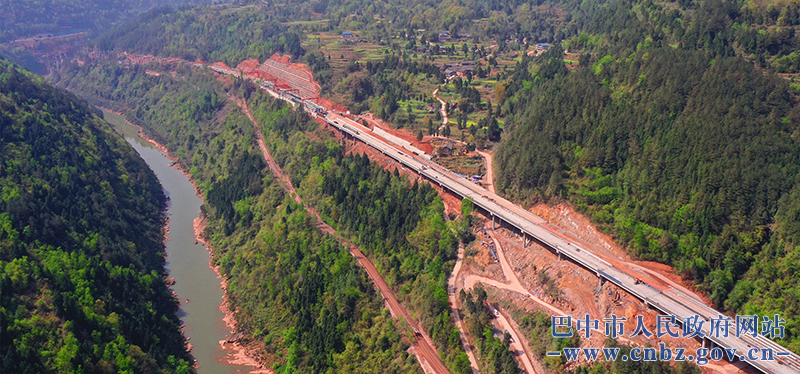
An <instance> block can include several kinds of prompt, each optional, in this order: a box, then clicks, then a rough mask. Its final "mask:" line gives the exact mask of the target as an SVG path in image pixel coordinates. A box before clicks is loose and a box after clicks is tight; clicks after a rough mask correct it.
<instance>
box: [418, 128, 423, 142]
mask: <svg viewBox="0 0 800 374" xmlns="http://www.w3.org/2000/svg"><path fill="white" fill-rule="evenodd" d="M417 140H418V141H422V130H421V129H419V130H417Z"/></svg>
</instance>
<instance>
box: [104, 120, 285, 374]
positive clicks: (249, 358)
mask: <svg viewBox="0 0 800 374" xmlns="http://www.w3.org/2000/svg"><path fill="white" fill-rule="evenodd" d="M103 109H104V110H105V111H107V112H110V113H114V114H116V115H118V116H120V117H122V119H123V120H124V121H125V123H126V124H128V125H130V126H132V127H133V128H135V129H137V135H138V137H139V138H141V139H142V140H143V141H146V142H147V143H149V144H151V145H152V146H153V147H154V148H156V149H158V150H159V151H161V152H162V153H163V154H164V155H166V157H167V159H169V160H170V161H172V162H171V163H170V164H169V166H170V167H172V168H174V169H175V170H178V171H179V172H180V173H181V174H183V175H184V176H186V178H187V180H188V181H189V183H190V184H191V186H192V187H191V188H192V189H194V192H195V195H196V196H197V198H199V199H200V200H201V201H202V203H205V199H204V198H203V195H202V193H201V191H200V189H199V188H198V187H197V183H196V181H195V180H194V179H193V178H192V176H191V175H190V174H189V173H188V172H187V170H186V169H185V168H184V167H183V165H181V164H180V163H179V162H178V159H177V157H175V156H174V155H173V154H171V153H170V152H169V151H168V150H167V148H166V147H165V146H164V145H162V144H159V143H158V142H156V141H155V140H154V139H152V138H150V137H149V136H147V135H146V134H145V133H144V131H143V128H142V126H140V125H137V124H135V123H132V122H131V121H128V120H127V119H125V118H124V115H123V114H122V113H119V112H116V111H112V110H108V109H106V108H103ZM131 133H133V131H129V134H131ZM162 183H163V182H162ZM187 187H188V186H187ZM187 189H188V188H187ZM189 191H191V190H189ZM186 192H188V191H186ZM184 193H185V192H184ZM195 209H197V208H196V207H195V208H194V209H192V212H194V211H195ZM198 213H200V212H199V211H198ZM169 225H170V220H168V221H167V227H166V228H165V234H168V233H169ZM187 228H188V227H187ZM205 228H206V221H205V218H204V217H202V216H200V217H196V218H194V219H193V220H192V233H193V235H194V240H195V244H197V243H202V244H203V245H205V247H206V249H207V250H208V251H209V253H208V254H209V257H208V267H209V268H210V269H211V270H212V271H214V274H215V275H216V278H217V279H218V281H219V288H220V289H221V290H222V300H221V304H220V306H219V310H220V311H221V313H222V315H223V317H222V321H221V322H224V325H225V327H226V330H227V331H226V335H225V336H226V339H223V340H221V341H219V348H218V349H219V350H222V351H223V352H224V353H225V356H224V357H217V358H216V359H217V360H218V361H220V362H221V363H223V364H226V365H231V366H243V367H249V368H252V370H249V373H251V374H274V373H273V372H272V371H270V370H268V369H266V368H264V367H263V365H262V364H261V363H260V361H259V356H258V355H257V354H256V352H257V347H254V346H255V344H242V343H240V342H239V341H237V340H238V339H233V338H232V337H236V336H237V335H238V334H237V333H236V319H235V316H234V313H233V311H232V310H231V308H230V304H229V302H228V299H227V282H226V280H225V278H224V277H223V276H222V274H221V273H220V269H219V268H218V267H215V266H213V260H212V258H213V255H214V249H213V248H212V247H211V246H210V245H209V243H208V242H207V240H205V236H204V231H205ZM166 240H169V239H168V238H167V237H165V241H166ZM188 302H189V300H188V299H186V300H185V303H188ZM181 303H182V304H183V303H184V300H181ZM217 321H219V320H217ZM190 328H191V327H190ZM218 336H220V337H221V335H218ZM217 339H219V337H217V338H216V339H214V341H215V342H216V341H217ZM187 346H188V348H189V350H190V351H191V350H192V344H188V345H187ZM203 356H206V354H203ZM195 358H196V359H197V357H195ZM237 371H238V370H237Z"/></svg>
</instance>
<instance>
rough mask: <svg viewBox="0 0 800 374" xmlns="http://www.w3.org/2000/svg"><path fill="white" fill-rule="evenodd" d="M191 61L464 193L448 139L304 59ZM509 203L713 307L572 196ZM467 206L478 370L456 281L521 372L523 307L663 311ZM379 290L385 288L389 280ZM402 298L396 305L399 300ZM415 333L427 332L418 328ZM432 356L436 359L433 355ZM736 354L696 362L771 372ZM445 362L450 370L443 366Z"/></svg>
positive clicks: (782, 364)
mask: <svg viewBox="0 0 800 374" xmlns="http://www.w3.org/2000/svg"><path fill="white" fill-rule="evenodd" d="M145 57H146V56H133V57H131V56H130V55H127V56H126V58H128V60H129V61H131V62H132V63H149V62H154V60H153V59H152V58H145ZM161 62H165V63H178V62H182V63H189V62H185V61H181V60H178V59H165V60H164V61H161ZM190 64H192V65H193V66H195V67H198V68H208V69H211V70H213V71H215V72H217V73H220V74H224V75H231V76H236V77H242V78H245V79H249V80H252V81H253V82H255V83H256V84H258V85H259V86H260V87H262V88H264V89H266V90H268V92H270V94H272V95H273V96H274V97H276V98H280V99H283V100H286V101H289V102H292V103H294V104H295V105H297V106H299V107H300V108H303V109H305V110H306V111H308V112H309V113H310V114H311V115H312V117H313V118H315V119H316V120H317V122H319V123H321V124H323V125H325V126H326V127H327V128H329V129H330V130H331V131H332V133H333V135H334V136H337V137H338V138H339V139H340V141H341V142H342V143H345V144H346V145H347V149H348V151H349V152H355V153H365V154H367V155H368V156H369V157H370V159H372V160H373V161H375V162H378V163H379V164H381V165H382V166H384V167H385V168H387V169H398V170H399V171H400V172H401V173H403V174H404V175H406V176H407V177H408V178H412V179H415V180H420V181H423V180H424V181H428V182H429V183H431V185H433V186H434V188H436V190H437V191H438V192H439V194H440V196H442V198H443V199H444V202H445V205H446V212H447V213H449V214H450V215H451V216H455V215H457V214H459V212H460V205H461V201H460V199H461V197H462V196H460V195H459V194H457V193H454V189H453V188H452V187H449V186H448V185H447V184H446V183H445V182H443V181H442V180H441V179H439V175H444V174H439V175H436V174H431V173H432V172H433V171H436V172H439V173H448V172H449V170H447V169H445V168H443V167H442V166H440V165H438V164H435V163H433V162H432V161H431V156H432V155H434V153H437V152H438V150H437V149H436V148H435V147H434V145H439V146H443V144H445V143H443V142H440V141H434V140H435V139H434V137H425V138H423V139H422V140H418V139H416V137H414V136H412V135H411V134H409V133H404V132H402V131H397V130H394V129H392V127H391V126H389V125H388V124H386V123H383V122H382V121H380V120H378V119H376V118H375V117H374V116H372V115H371V114H370V113H362V114H360V115H358V116H356V115H352V114H350V113H349V112H348V111H347V110H346V109H345V108H343V107H341V106H339V105H336V104H334V103H332V102H330V101H328V100H326V99H323V98H320V85H319V84H318V83H316V82H315V81H314V79H313V75H312V74H311V72H310V71H309V69H308V68H307V67H305V66H303V65H301V64H296V63H292V62H291V60H290V58H289V57H288V56H279V55H278V54H275V55H273V56H272V57H270V58H269V59H267V60H266V61H265V62H263V63H260V62H259V61H257V60H246V61H243V62H242V63H240V64H239V65H238V66H237V67H236V68H231V67H228V66H226V65H225V64H222V63H214V64H207V63H204V62H200V61H197V62H193V63H190ZM482 156H483V157H484V160H485V162H486V164H485V165H480V167H475V170H476V172H479V171H480V170H485V171H487V172H486V175H485V176H484V177H483V179H484V180H483V181H482V184H485V185H487V186H493V185H494V183H493V180H492V175H491V155H490V154H486V155H482ZM413 165H421V166H420V167H418V168H416V167H412V166H413ZM463 179H464V180H463V181H461V182H459V183H461V184H462V185H466V183H468V184H470V185H472V186H474V188H473V187H469V188H470V189H471V190H474V191H485V190H483V188H482V187H480V186H478V185H477V182H476V181H475V180H472V179H470V178H463ZM489 191H491V192H489ZM489 191H486V192H485V193H484V192H481V193H484V195H483V197H487V195H490V196H496V195H494V193H493V192H494V191H493V188H490V190H489ZM487 199H488V200H491V201H492V202H495V200H497V199H499V198H488V197H487ZM497 203H498V204H500V205H502V204H505V203H504V202H497ZM506 209H509V210H511V211H513V210H514V209H524V211H525V212H526V213H529V214H530V215H531V216H533V217H536V218H537V219H538V221H537V225H539V226H540V227H541V228H543V229H544V230H546V231H547V232H548V233H549V235H552V236H554V237H557V238H559V240H563V241H565V242H566V243H567V244H568V245H569V246H571V247H573V248H577V250H576V251H577V252H581V250H583V251H589V252H591V255H592V256H594V257H595V258H597V259H598V260H599V261H601V262H603V263H605V264H608V265H609V266H611V267H613V268H615V269H618V271H619V272H620V273H621V274H625V275H626V276H628V277H630V278H632V279H635V282H634V283H635V285H637V286H641V285H646V286H647V287H649V288H651V289H653V290H655V291H657V292H658V293H659V294H663V295H668V296H669V297H671V298H673V299H675V300H679V301H681V302H682V303H684V304H686V305H689V306H690V307H691V308H695V310H703V311H714V310H713V308H712V305H711V304H710V302H709V301H708V300H707V298H705V297H704V296H703V295H700V294H698V293H696V292H694V290H692V287H691V285H689V284H686V283H685V282H684V281H682V280H681V278H680V277H679V276H678V275H676V274H675V273H674V272H673V270H672V269H671V268H670V267H668V266H666V265H662V264H657V263H650V262H641V261H634V260H632V259H631V258H630V257H629V256H628V255H627V254H626V253H625V251H624V250H623V249H622V248H621V247H619V246H618V245H617V244H616V243H614V242H613V240H611V238H610V237H608V236H607V235H605V234H603V233H600V232H598V231H597V230H596V229H595V228H594V227H593V226H592V225H591V223H590V222H589V220H588V219H586V218H585V217H583V216H582V215H580V214H579V213H577V212H575V211H574V210H573V209H572V208H571V207H569V206H568V205H565V204H561V205H556V206H549V205H546V204H538V205H535V206H532V207H522V208H520V207H511V206H509V207H507V208H506ZM473 214H476V219H475V222H474V224H473V226H472V229H473V234H474V235H475V238H476V239H475V240H474V241H473V242H472V243H469V244H468V245H467V246H466V247H465V248H462V249H461V250H460V251H459V258H458V260H457V263H456V266H455V268H454V271H453V274H452V275H451V277H450V279H451V281H450V286H451V287H450V290H449V293H450V296H451V297H450V300H451V303H452V304H454V305H451V306H452V308H453V311H454V314H455V318H456V322H457V325H458V327H459V329H460V330H461V334H462V341H463V342H464V345H465V351H467V353H468V355H469V357H470V361H471V364H472V367H473V372H478V367H479V366H478V362H477V360H476V358H475V354H474V352H476V351H477V348H476V347H477V344H476V340H475V339H476V336H478V335H479V334H480V332H474V331H466V329H465V328H464V326H463V324H460V323H458V322H459V317H458V315H459V313H460V311H461V312H463V310H462V308H463V306H462V305H458V298H457V297H455V295H458V294H459V292H460V291H461V290H471V289H474V288H475V287H477V286H478V285H481V287H483V288H484V289H485V290H486V292H487V295H488V298H487V300H486V305H485V306H484V307H486V308H488V309H489V310H491V311H492V313H493V314H494V315H495V316H496V318H494V319H493V321H492V323H493V324H494V326H495V333H497V334H500V335H502V334H503V333H504V332H507V333H509V334H510V335H511V338H512V339H511V345H510V348H511V350H512V351H513V352H514V354H515V357H516V358H517V360H518V361H519V366H520V368H521V369H523V370H524V371H525V372H527V373H544V372H550V371H552V368H547V367H546V366H545V365H544V363H543V357H542V356H541V355H537V354H535V353H534V351H535V350H534V349H532V347H531V342H530V341H529V339H530V337H529V336H527V335H526V332H525V331H524V329H523V328H521V326H520V323H519V320H520V319H521V318H522V317H523V316H524V315H526V314H531V313H534V312H539V313H544V314H546V315H548V316H572V318H573V320H576V319H577V318H579V317H583V316H586V315H588V316H590V317H591V318H593V319H597V320H600V321H602V320H603V319H604V318H608V317H609V316H611V315H612V314H614V315H616V316H617V317H621V318H625V331H634V329H635V327H636V321H637V316H643V320H644V323H645V325H646V327H647V328H648V329H649V330H650V331H655V330H656V319H657V316H658V315H659V314H661V313H660V312H659V310H658V309H657V308H655V307H654V305H653V303H651V302H648V301H647V300H642V299H641V298H640V297H638V296H637V295H635V294H632V293H631V292H630V291H629V287H627V286H625V287H623V286H621V283H622V282H621V281H616V282H615V281H614V280H616V279H610V278H613V277H605V278H604V277H602V276H598V274H599V273H598V272H597V271H592V270H591V269H589V268H587V267H586V266H585V265H582V264H579V263H576V262H575V261H572V260H570V259H569V258H568V257H565V256H564V255H562V254H563V253H564V252H568V251H566V250H565V249H564V248H561V249H560V250H559V249H555V250H554V248H552V247H550V246H548V245H545V244H546V243H545V242H543V241H542V240H540V239H538V238H535V237H531V236H530V235H529V234H527V233H526V232H525V231H520V230H519V229H517V228H516V227H515V226H514V225H511V224H509V223H508V222H504V221H502V220H500V221H499V222H496V220H495V218H496V217H495V214H493V213H492V212H491V211H487V210H485V209H476V213H473ZM514 214H520V213H514ZM384 286H385V283H384ZM626 287H627V288H626ZM381 291H382V292H383V291H385V292H391V290H390V289H387V290H383V289H381ZM400 303H401V304H402V300H400ZM393 313H394V312H393ZM412 326H414V325H413V324H412ZM601 326H602V325H601ZM415 331H416V330H415ZM421 333H422V334H423V335H424V331H423V332H421ZM605 339H606V336H605V334H603V331H602V330H600V331H594V333H593V334H591V336H590V337H589V338H585V339H584V338H582V339H581V341H580V346H581V347H584V348H586V347H602V346H604V341H605ZM617 341H618V342H619V343H620V344H626V345H630V346H633V347H645V346H657V345H658V344H659V343H665V344H666V345H667V346H670V347H675V348H677V347H680V348H686V349H689V350H695V349H697V348H700V347H703V346H704V344H707V343H708V342H707V341H705V340H701V339H686V338H671V337H669V335H665V336H664V337H662V338H660V339H657V338H655V336H653V337H646V336H644V335H637V336H635V337H633V338H631V337H629V336H628V335H624V336H620V337H617ZM753 344H754V345H755V343H753ZM758 344H762V343H758ZM773 344H774V343H773ZM749 346H750V344H748V347H749ZM762 346H763V345H762ZM741 349H745V348H744V347H741ZM784 350H785V349H784ZM428 360H436V358H435V357H431V356H429V357H428ZM733 361H734V362H730V361H725V360H720V361H714V362H710V363H709V364H707V365H705V366H702V367H701V369H702V371H703V372H722V373H737V372H759V371H761V372H767V371H765V370H762V369H761V368H757V367H753V366H751V364H749V363H747V362H745V361H741V360H733ZM583 363H585V361H578V362H568V363H567V364H566V365H567V366H566V368H567V369H568V368H572V367H574V366H576V365H580V364H583ZM798 364H799V363H798V361H797V360H796V355H792V356H791V357H789V358H787V359H784V360H782V361H779V362H778V363H777V365H778V366H776V367H777V368H779V369H780V370H777V371H775V372H798V371H799V369H800V365H798ZM423 367H424V368H425V369H426V372H437V373H439V372H441V370H442V369H441V367H442V366H437V365H423ZM434 367H436V369H434ZM444 370H445V372H446V369H444Z"/></svg>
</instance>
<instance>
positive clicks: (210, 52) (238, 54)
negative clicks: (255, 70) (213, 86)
mask: <svg viewBox="0 0 800 374" xmlns="http://www.w3.org/2000/svg"><path fill="white" fill-rule="evenodd" d="M95 45H96V47H97V48H98V49H100V50H109V51H124V52H135V53H144V54H152V55H156V56H162V57H179V58H183V59H185V60H188V61H195V60H197V59H200V60H202V61H206V62H218V61H222V62H224V63H226V64H228V65H231V66H233V67H235V66H236V65H238V64H239V63H240V62H242V61H244V60H246V59H251V58H255V59H258V60H259V61H264V60H266V59H267V58H269V56H271V55H272V54H273V53H275V52H281V53H286V54H289V55H291V56H293V57H295V58H298V57H300V56H303V54H305V50H304V49H303V47H302V46H301V45H300V37H299V36H298V35H297V34H296V33H294V32H292V31H290V30H289V29H288V28H287V27H286V26H283V25H281V24H280V23H278V22H275V21H274V20H273V19H272V17H271V16H270V15H269V14H267V13H266V12H263V11H261V10H260V9H258V8H255V9H254V8H252V7H247V8H236V7H222V6H220V7H218V9H217V8H204V7H198V8H192V9H184V10H180V9H174V8H170V7H164V8H156V9H153V10H151V11H149V12H147V13H144V14H142V15H141V16H139V17H137V18H135V19H133V20H131V21H129V22H126V23H125V24H123V25H121V26H120V27H117V28H114V29H112V30H110V31H108V32H106V33H104V34H103V35H101V36H100V37H98V38H97V39H96V40H95Z"/></svg>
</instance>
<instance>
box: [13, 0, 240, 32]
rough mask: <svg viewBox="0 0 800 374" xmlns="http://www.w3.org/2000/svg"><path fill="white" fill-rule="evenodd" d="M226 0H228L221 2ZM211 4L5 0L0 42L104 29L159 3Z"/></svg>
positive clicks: (182, 0)
mask: <svg viewBox="0 0 800 374" xmlns="http://www.w3.org/2000/svg"><path fill="white" fill-rule="evenodd" d="M220 2H226V1H220ZM204 3H205V4H208V3H211V1H210V0H134V1H122V0H80V1H67V0H42V1H5V2H3V5H2V6H1V7H0V11H2V13H3V17H2V19H0V43H3V42H7V41H9V40H14V39H17V38H25V37H34V36H37V35H38V36H41V35H47V34H56V35H60V34H62V33H71V32H82V31H103V30H107V29H109V28H111V27H112V26H114V25H115V24H118V23H119V22H120V21H124V20H126V19H129V18H132V17H134V16H136V15H137V14H138V13H141V12H143V11H146V10H148V9H151V8H153V7H157V6H165V5H174V6H179V5H197V4H204Z"/></svg>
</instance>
